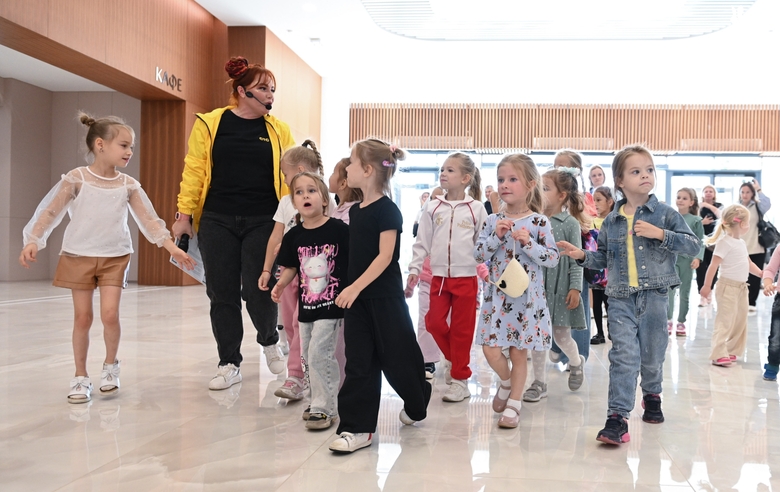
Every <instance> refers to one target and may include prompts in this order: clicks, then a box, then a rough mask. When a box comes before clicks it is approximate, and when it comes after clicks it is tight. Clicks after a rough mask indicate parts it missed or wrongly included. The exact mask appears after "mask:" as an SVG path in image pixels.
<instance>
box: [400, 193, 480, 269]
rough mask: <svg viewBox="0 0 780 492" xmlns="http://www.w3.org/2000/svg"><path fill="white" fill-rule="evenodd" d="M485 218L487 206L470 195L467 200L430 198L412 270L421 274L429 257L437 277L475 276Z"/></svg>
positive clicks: (423, 217) (424, 211) (415, 246)
mask: <svg viewBox="0 0 780 492" xmlns="http://www.w3.org/2000/svg"><path fill="white" fill-rule="evenodd" d="M485 219H487V212H486V211H485V206H484V205H483V204H482V202H480V201H478V200H474V199H473V198H472V197H470V196H468V195H466V198H465V199H464V200H455V201H448V200H446V199H444V197H442V196H437V197H435V198H431V199H430V200H428V201H427V202H426V203H425V208H424V209H423V212H422V216H421V217H420V221H419V225H418V228H417V240H416V241H415V243H414V247H413V249H412V262H411V263H410V264H409V273H410V274H414V275H420V271H421V270H422V264H423V260H425V258H426V257H427V256H430V257H431V270H432V271H433V275H434V276H436V277H474V276H476V274H477V262H476V260H474V244H475V243H476V241H477V237H479V232H480V231H481V230H482V225H483V224H484V223H485Z"/></svg>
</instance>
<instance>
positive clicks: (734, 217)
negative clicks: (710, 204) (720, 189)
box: [704, 204, 750, 245]
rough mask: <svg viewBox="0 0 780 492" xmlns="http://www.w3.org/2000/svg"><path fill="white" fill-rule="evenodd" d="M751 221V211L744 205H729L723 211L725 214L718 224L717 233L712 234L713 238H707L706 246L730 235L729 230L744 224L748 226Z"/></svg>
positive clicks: (721, 216)
mask: <svg viewBox="0 0 780 492" xmlns="http://www.w3.org/2000/svg"><path fill="white" fill-rule="evenodd" d="M749 221H750V211H749V210H748V209H747V208H746V207H745V206H744V205H740V204H734V205H729V206H728V207H726V208H725V209H723V213H722V214H721V215H720V222H718V226H717V227H716V228H715V232H713V233H712V236H709V237H707V239H706V240H705V241H704V244H708V245H709V244H715V243H716V242H718V240H719V239H720V237H721V236H723V235H725V234H728V231H729V229H731V228H733V227H740V226H741V225H742V224H746V223H748V222H749Z"/></svg>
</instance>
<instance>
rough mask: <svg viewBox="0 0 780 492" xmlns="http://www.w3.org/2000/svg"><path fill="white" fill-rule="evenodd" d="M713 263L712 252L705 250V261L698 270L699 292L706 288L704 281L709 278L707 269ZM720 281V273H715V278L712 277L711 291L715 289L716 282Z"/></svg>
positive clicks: (697, 282)
mask: <svg viewBox="0 0 780 492" xmlns="http://www.w3.org/2000/svg"><path fill="white" fill-rule="evenodd" d="M710 263H712V250H711V249H709V248H704V259H703V260H701V263H699V268H697V269H696V285H697V286H698V287H699V290H698V291H697V292H701V288H702V287H704V279H705V278H706V277H707V269H708V268H709V267H710ZM717 280H718V272H715V276H714V277H712V285H710V289H714V288H715V282H717Z"/></svg>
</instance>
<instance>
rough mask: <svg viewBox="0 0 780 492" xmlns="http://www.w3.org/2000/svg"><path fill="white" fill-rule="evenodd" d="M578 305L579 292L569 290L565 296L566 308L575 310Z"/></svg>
mask: <svg viewBox="0 0 780 492" xmlns="http://www.w3.org/2000/svg"><path fill="white" fill-rule="evenodd" d="M579 305H580V291H578V290H577V289H571V290H570V291H569V293H568V294H566V308H567V309H575V308H576V307H577V306H579ZM586 316H587V315H586Z"/></svg>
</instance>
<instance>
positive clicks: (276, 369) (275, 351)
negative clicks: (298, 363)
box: [263, 344, 285, 374]
mask: <svg viewBox="0 0 780 492" xmlns="http://www.w3.org/2000/svg"><path fill="white" fill-rule="evenodd" d="M263 353H264V354H265V362H266V363H267V364H268V369H269V370H270V371H271V374H281V373H283V372H284V368H285V364H284V355H282V351H281V349H279V344H273V345H269V346H267V347H263Z"/></svg>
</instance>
